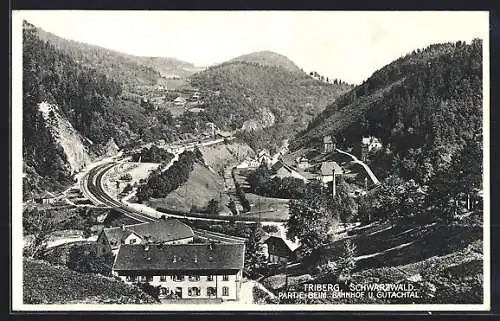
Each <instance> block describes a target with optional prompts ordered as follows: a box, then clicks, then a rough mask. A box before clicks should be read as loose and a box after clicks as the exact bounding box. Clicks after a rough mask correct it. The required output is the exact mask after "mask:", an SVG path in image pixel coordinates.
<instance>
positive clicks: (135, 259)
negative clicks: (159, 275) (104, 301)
mask: <svg viewBox="0 0 500 321" xmlns="http://www.w3.org/2000/svg"><path fill="white" fill-rule="evenodd" d="M244 258H245V244H177V245H149V246H148V247H147V250H146V246H145V245H142V244H133V245H129V244H126V245H122V246H121V247H120V251H119V252H118V254H117V257H116V260H115V263H114V265H113V270H117V271H169V270H173V271H176V270H188V271H199V270H239V269H242V268H243V265H244Z"/></svg>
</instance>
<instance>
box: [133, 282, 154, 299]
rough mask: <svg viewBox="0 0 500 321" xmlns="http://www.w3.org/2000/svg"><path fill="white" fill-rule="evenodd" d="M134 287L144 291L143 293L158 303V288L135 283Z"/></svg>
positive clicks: (143, 283) (146, 283)
mask: <svg viewBox="0 0 500 321" xmlns="http://www.w3.org/2000/svg"><path fill="white" fill-rule="evenodd" d="M135 285H136V286H137V287H138V288H139V289H141V290H142V291H144V293H146V294H149V295H150V296H152V297H153V298H154V299H155V300H157V301H158V302H159V301H160V298H159V296H160V286H153V285H151V284H149V283H148V282H136V283H135Z"/></svg>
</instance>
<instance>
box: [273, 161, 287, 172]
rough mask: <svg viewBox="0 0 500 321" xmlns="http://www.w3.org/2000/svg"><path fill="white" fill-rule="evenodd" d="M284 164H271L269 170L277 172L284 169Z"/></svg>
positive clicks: (280, 162) (279, 162)
mask: <svg viewBox="0 0 500 321" xmlns="http://www.w3.org/2000/svg"><path fill="white" fill-rule="evenodd" d="M284 166H285V164H284V163H283V162H282V161H280V160H279V161H277V162H276V163H274V164H273V166H271V170H273V171H275V172H276V171H278V170H279V169H280V168H282V167H284Z"/></svg>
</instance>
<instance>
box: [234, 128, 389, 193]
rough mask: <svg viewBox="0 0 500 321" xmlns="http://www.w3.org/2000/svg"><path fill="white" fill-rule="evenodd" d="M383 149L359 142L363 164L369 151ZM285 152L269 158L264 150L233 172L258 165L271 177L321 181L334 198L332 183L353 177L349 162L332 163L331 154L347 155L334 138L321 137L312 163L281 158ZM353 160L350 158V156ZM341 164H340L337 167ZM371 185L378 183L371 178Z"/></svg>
mask: <svg viewBox="0 0 500 321" xmlns="http://www.w3.org/2000/svg"><path fill="white" fill-rule="evenodd" d="M380 148H382V144H381V143H380V141H379V139H378V138H376V137H373V136H369V137H362V139H361V155H362V156H361V158H362V161H366V160H367V155H368V153H369V152H371V151H375V150H378V149H380ZM287 152H288V150H287V147H282V148H280V149H279V150H278V151H277V152H276V153H275V154H273V155H271V154H270V153H269V151H268V150H267V149H263V150H261V151H259V152H258V153H257V155H256V156H255V157H247V158H246V159H245V160H243V161H242V162H241V163H240V164H238V165H237V166H236V168H237V169H238V170H240V171H243V172H245V171H248V170H255V169H256V168H258V167H259V166H261V165H265V166H267V167H268V168H269V169H270V170H271V172H272V173H273V177H279V178H285V177H292V178H297V179H300V180H302V181H304V182H305V183H308V182H311V181H318V180H319V181H321V183H322V184H323V185H324V186H327V185H328V184H329V183H331V182H333V194H334V195H335V185H336V184H335V182H336V178H337V177H338V176H341V175H347V176H349V175H350V176H353V175H354V176H355V175H356V173H352V171H351V170H350V169H349V168H348V166H347V165H348V164H349V163H351V158H349V161H343V162H339V161H334V160H333V159H332V154H333V153H334V152H337V153H344V154H346V155H350V154H348V153H346V152H343V151H341V150H339V149H337V147H336V144H335V141H334V138H332V136H330V135H328V136H324V137H323V145H322V149H321V153H319V154H317V155H314V157H312V158H311V159H309V158H307V157H306V156H304V155H302V156H298V157H296V158H294V159H293V158H289V157H284V156H285V154H286V153H287ZM351 156H352V155H351ZM352 157H353V160H354V161H356V160H357V158H356V157H354V156H352ZM339 163H340V164H339ZM372 180H373V183H375V184H376V183H377V180H376V178H372ZM366 185H367V184H366V183H365V188H364V189H362V188H358V189H356V190H354V191H351V193H350V196H351V197H358V196H361V195H364V194H365V193H366V190H367V186H366Z"/></svg>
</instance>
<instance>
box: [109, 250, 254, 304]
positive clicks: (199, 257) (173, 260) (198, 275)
mask: <svg viewBox="0 0 500 321" xmlns="http://www.w3.org/2000/svg"><path fill="white" fill-rule="evenodd" d="M244 258H245V244H244V243H241V244H214V243H209V244H175V245H173V244H171V245H161V244H156V245H152V244H151V245H150V244H127V245H122V246H121V247H120V251H119V252H118V255H117V257H116V260H115V263H114V265H113V274H114V275H116V276H118V277H120V278H121V279H122V280H123V281H124V282H127V283H130V284H132V283H136V282H147V283H149V284H150V285H153V286H160V298H162V297H163V298H165V297H172V296H175V297H177V298H181V299H217V300H223V301H226V300H238V299H239V298H240V290H241V282H242V279H243V266H244Z"/></svg>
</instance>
